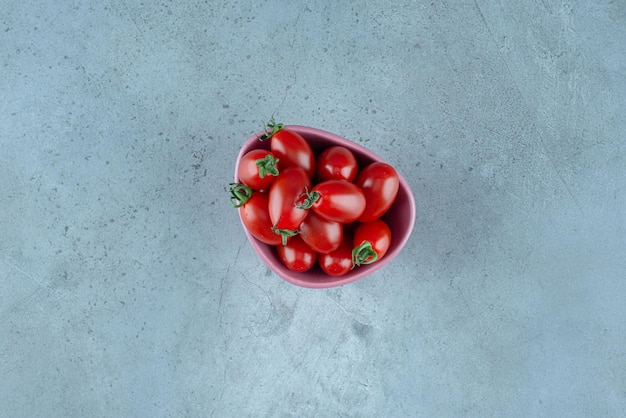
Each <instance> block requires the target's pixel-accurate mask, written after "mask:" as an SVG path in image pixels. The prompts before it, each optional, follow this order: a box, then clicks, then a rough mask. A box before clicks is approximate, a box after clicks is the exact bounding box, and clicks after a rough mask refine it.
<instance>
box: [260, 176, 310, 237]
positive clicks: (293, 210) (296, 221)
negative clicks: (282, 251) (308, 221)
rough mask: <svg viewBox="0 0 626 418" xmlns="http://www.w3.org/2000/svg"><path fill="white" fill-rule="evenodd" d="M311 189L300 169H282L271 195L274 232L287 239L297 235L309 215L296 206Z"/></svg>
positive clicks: (269, 203) (271, 189)
mask: <svg viewBox="0 0 626 418" xmlns="http://www.w3.org/2000/svg"><path fill="white" fill-rule="evenodd" d="M309 187H311V180H310V179H309V177H308V175H307V174H306V172H305V171H304V170H303V169H302V168H300V167H288V168H285V169H282V170H281V172H280V174H279V175H278V177H276V179H275V180H274V183H272V187H271V188H270V193H269V202H268V208H269V214H270V219H271V221H272V225H273V228H274V232H275V233H277V234H279V235H282V236H283V243H285V242H286V240H287V237H289V236H293V235H295V234H296V233H297V230H298V228H299V227H300V224H301V223H302V221H303V220H304V218H306V216H307V215H308V211H307V210H306V209H301V208H300V207H298V206H296V204H297V203H298V202H300V201H301V200H302V196H304V195H305V193H306V190H307V189H308V188H309Z"/></svg>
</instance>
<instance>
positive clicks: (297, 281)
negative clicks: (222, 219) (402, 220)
mask: <svg viewBox="0 0 626 418" xmlns="http://www.w3.org/2000/svg"><path fill="white" fill-rule="evenodd" d="M284 129H289V130H292V131H295V132H297V133H299V134H300V135H302V136H303V137H305V138H306V137H307V136H321V137H323V138H324V139H326V140H328V141H330V142H335V143H336V145H341V146H344V147H346V148H348V149H349V150H350V151H352V152H356V153H358V154H359V156H361V155H362V156H364V158H366V159H370V160H375V161H381V162H384V163H387V164H390V163H389V162H387V161H386V160H385V159H384V158H382V157H381V156H379V155H378V154H376V153H375V152H373V151H371V150H369V149H367V148H365V147H364V146H362V145H360V144H358V143H356V142H354V141H351V140H349V139H347V138H344V137H341V136H339V135H337V134H334V133H332V132H328V131H325V130H322V129H318V128H313V127H309V126H303V125H285V127H284ZM263 133H264V132H263V131H259V132H257V133H256V134H254V135H252V136H250V137H249V138H248V139H247V140H246V141H245V142H244V143H243V144H242V145H241V148H240V150H239V153H238V155H237V160H236V164H235V172H234V181H235V182H237V181H238V176H237V171H238V168H239V163H240V161H241V158H242V157H243V155H244V154H245V153H246V152H248V151H250V150H251V149H253V148H259V147H253V144H254V141H258V137H259V136H261V135H263ZM265 143H266V144H267V145H265V147H269V141H265ZM261 148H263V147H261ZM357 159H358V157H357ZM390 165H392V164H390ZM392 166H393V165H392ZM394 168H395V167H394ZM396 172H397V173H398V180H399V183H400V189H401V190H403V191H404V192H406V194H407V201H408V206H409V219H408V224H407V225H406V229H407V233H406V234H403V235H402V236H401V238H400V240H399V241H397V242H396V243H395V246H394V249H393V250H392V251H391V252H389V253H388V254H386V255H385V257H383V258H382V259H381V260H379V261H377V262H376V263H373V264H369V265H366V266H361V267H359V271H357V272H356V273H354V274H349V275H347V276H330V275H327V276H328V278H329V281H311V280H306V272H304V273H297V272H292V271H289V270H288V269H287V268H286V267H284V269H282V270H281V269H280V268H279V266H278V263H276V262H275V260H270V259H269V257H268V256H267V255H266V254H265V251H266V249H267V248H268V247H271V246H269V245H267V244H264V243H262V242H260V241H258V240H257V239H256V238H254V236H252V234H251V233H250V232H248V230H247V229H246V228H245V226H243V220H242V219H241V212H240V211H238V213H239V218H240V221H241V223H242V227H243V230H244V233H245V234H246V236H247V238H248V241H249V242H250V244H251V245H252V247H253V249H254V252H255V253H256V254H257V255H258V256H259V258H261V260H262V261H263V263H264V264H265V265H266V266H267V267H268V268H269V269H270V270H271V271H272V272H274V273H275V274H276V275H277V276H278V277H280V278H281V279H283V280H285V281H287V282H289V283H291V284H293V285H296V286H300V287H305V288H311V289H327V288H332V287H337V286H343V285H346V284H349V283H353V282H356V281H357V280H361V279H363V278H365V277H367V276H369V275H371V274H373V273H374V272H376V271H378V270H380V269H381V268H383V267H384V266H386V265H387V264H389V263H390V262H391V261H392V260H393V259H394V258H395V257H396V256H397V255H398V254H399V253H400V252H401V251H402V250H403V248H404V246H405V245H406V243H407V241H408V240H409V238H410V237H411V235H412V232H413V228H414V226H415V216H416V206H415V197H414V195H413V191H412V190H411V187H410V186H409V183H408V182H407V181H406V179H405V178H404V176H402V174H401V173H400V172H399V171H398V170H397V169H396ZM300 275H302V276H301V277H300Z"/></svg>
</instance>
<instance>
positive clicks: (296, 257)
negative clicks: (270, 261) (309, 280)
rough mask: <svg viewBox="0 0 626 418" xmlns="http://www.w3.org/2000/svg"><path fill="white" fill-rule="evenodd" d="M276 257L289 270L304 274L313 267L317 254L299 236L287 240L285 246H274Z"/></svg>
mask: <svg viewBox="0 0 626 418" xmlns="http://www.w3.org/2000/svg"><path fill="white" fill-rule="evenodd" d="M276 252H277V253H278V257H279V258H280V260H281V261H282V262H283V264H284V265H285V266H287V268H288V269H289V270H293V271H297V272H300V273H302V272H305V271H307V270H309V269H310V268H311V267H313V266H314V265H315V262H316V260H317V253H316V252H315V251H314V250H313V249H311V247H309V246H308V245H307V244H306V243H305V242H304V241H303V240H302V238H300V237H299V236H297V235H296V236H294V237H292V238H291V239H289V242H287V244H285V245H278V246H276Z"/></svg>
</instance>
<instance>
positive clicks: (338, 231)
mask: <svg viewBox="0 0 626 418" xmlns="http://www.w3.org/2000/svg"><path fill="white" fill-rule="evenodd" d="M299 236H300V237H301V238H302V240H303V241H304V242H306V243H307V244H308V246H309V247H311V248H312V249H313V250H315V251H317V252H318V253H322V254H327V253H329V252H331V251H333V250H336V249H337V247H339V244H341V240H342V239H343V226H342V225H341V224H340V223H339V222H334V221H329V220H326V219H324V218H322V217H321V216H319V215H318V214H317V213H315V212H310V213H309V214H308V215H307V217H306V218H305V219H304V221H303V222H302V223H301V224H300V233H299Z"/></svg>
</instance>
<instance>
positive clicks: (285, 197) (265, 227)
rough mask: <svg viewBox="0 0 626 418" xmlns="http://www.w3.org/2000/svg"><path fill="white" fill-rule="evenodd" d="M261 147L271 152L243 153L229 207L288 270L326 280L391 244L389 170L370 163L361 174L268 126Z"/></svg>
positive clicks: (393, 190)
mask: <svg viewBox="0 0 626 418" xmlns="http://www.w3.org/2000/svg"><path fill="white" fill-rule="evenodd" d="M259 140H260V141H270V149H269V150H267V149H255V150H252V151H249V152H248V153H246V154H245V155H243V157H242V158H241V160H240V163H239V167H238V171H237V176H238V179H239V183H231V185H230V193H231V203H232V205H233V206H234V207H236V208H238V209H239V211H240V215H241V219H242V221H243V224H244V226H245V228H246V229H247V230H248V231H249V232H250V233H251V234H252V236H254V237H255V238H256V239H258V240H259V241H261V242H263V243H265V244H268V245H272V246H274V247H275V249H276V252H277V254H278V256H279V258H280V260H281V261H282V262H283V263H284V264H285V266H287V268H289V269H290V270H293V271H297V272H305V271H307V270H309V269H311V268H312V267H313V266H315V264H316V263H317V264H318V265H319V266H320V268H321V269H322V270H323V271H324V272H325V273H326V274H328V275H331V276H341V275H344V274H346V273H348V272H349V271H350V270H352V269H353V268H355V267H357V266H359V265H362V264H370V263H374V262H376V261H378V260H380V259H381V258H382V257H384V255H385V254H386V253H387V250H388V249H389V246H390V244H391V239H392V237H391V231H390V229H389V226H388V225H387V224H386V223H385V221H384V220H382V219H381V216H383V215H384V214H385V213H386V212H387V210H389V208H390V207H391V205H392V204H393V202H394V200H395V198H396V195H397V193H398V188H399V179H398V174H397V172H396V170H395V169H394V168H393V167H392V166H390V165H389V164H386V163H383V162H373V163H370V164H368V165H366V166H364V167H362V168H359V164H358V162H357V159H356V158H355V156H354V154H353V153H352V152H351V151H350V150H349V149H347V148H345V147H343V146H338V145H337V146H330V147H328V148H326V149H324V150H321V152H320V153H319V154H317V155H316V154H315V153H314V152H313V150H312V149H311V146H310V145H309V143H308V142H307V141H306V140H305V139H304V138H303V137H302V136H301V135H300V134H298V133H297V132H294V131H290V130H288V129H286V128H285V127H284V125H282V124H279V123H276V122H275V121H274V120H273V119H272V121H270V122H269V123H268V124H267V125H266V127H265V134H264V135H262V136H261V137H259Z"/></svg>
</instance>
